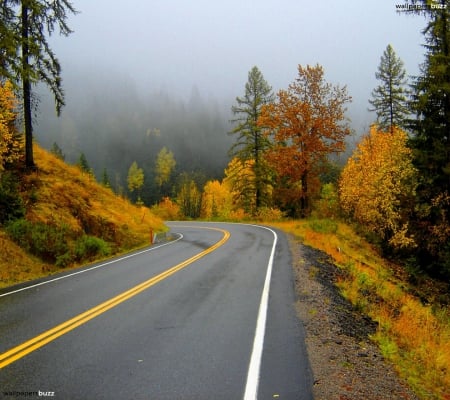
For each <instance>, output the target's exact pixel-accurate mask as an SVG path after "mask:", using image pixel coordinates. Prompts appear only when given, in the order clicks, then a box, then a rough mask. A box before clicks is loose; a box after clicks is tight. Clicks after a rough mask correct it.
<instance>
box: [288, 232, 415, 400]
mask: <svg viewBox="0 0 450 400" xmlns="http://www.w3.org/2000/svg"><path fill="white" fill-rule="evenodd" d="M289 241H290V247H291V252H292V259H293V268H294V273H295V281H296V282H295V284H296V291H297V303H296V309H297V313H298V315H299V317H300V319H301V320H302V322H303V324H304V327H305V332H306V346H307V350H308V356H309V360H310V364H311V368H312V371H313V376H314V378H313V379H314V386H313V394H314V398H315V399H316V400H360V399H365V400H378V399H379V400H382V399H383V400H384V399H391V400H396V399H402V400H417V399H418V397H417V396H416V395H415V394H414V393H413V392H412V391H411V389H410V388H409V387H408V386H407V385H406V384H405V383H404V382H403V381H402V380H401V379H400V378H399V377H398V375H397V374H396V372H395V370H394V367H393V366H392V365H391V364H389V362H388V361H386V360H385V359H384V358H383V356H382V354H381V352H380V351H379V349H378V347H377V346H376V344H374V343H373V342H371V340H370V339H369V335H370V334H372V333H374V332H375V330H376V324H375V323H374V322H372V321H371V320H370V319H369V318H368V317H366V316H364V315H362V314H361V313H358V312H357V311H356V310H354V308H353V307H352V305H351V304H350V303H349V302H348V301H347V300H345V299H344V298H343V297H342V296H341V295H340V294H339V291H338V289H337V288H336V286H335V283H336V280H337V278H338V274H339V270H338V269H337V268H336V267H335V266H334V265H333V263H332V261H331V260H330V258H329V257H328V256H327V255H326V254H325V253H323V252H321V251H319V250H315V249H313V248H310V247H308V246H305V245H302V244H301V243H299V241H298V240H295V239H294V238H293V237H292V236H291V237H290V238H289Z"/></svg>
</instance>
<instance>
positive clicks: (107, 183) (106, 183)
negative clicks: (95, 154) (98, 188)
mask: <svg viewBox="0 0 450 400" xmlns="http://www.w3.org/2000/svg"><path fill="white" fill-rule="evenodd" d="M102 185H103V186H105V187H107V188H110V187H111V182H110V181H109V176H108V171H107V170H106V168H103V173H102Z"/></svg>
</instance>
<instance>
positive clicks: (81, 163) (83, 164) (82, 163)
mask: <svg viewBox="0 0 450 400" xmlns="http://www.w3.org/2000/svg"><path fill="white" fill-rule="evenodd" d="M77 166H78V167H79V168H80V169H81V170H82V171H83V172H87V173H88V174H90V173H91V171H92V169H91V167H90V166H89V163H88V160H87V158H86V155H85V154H84V153H80V157H79V158H78V162H77Z"/></svg>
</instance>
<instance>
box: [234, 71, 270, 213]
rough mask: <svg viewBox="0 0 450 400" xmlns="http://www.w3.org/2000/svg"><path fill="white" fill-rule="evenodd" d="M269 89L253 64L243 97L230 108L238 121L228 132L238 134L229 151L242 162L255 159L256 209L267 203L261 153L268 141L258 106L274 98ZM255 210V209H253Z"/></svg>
mask: <svg viewBox="0 0 450 400" xmlns="http://www.w3.org/2000/svg"><path fill="white" fill-rule="evenodd" d="M274 98H275V97H274V95H273V93H272V88H271V87H270V86H269V84H268V83H267V82H266V80H265V79H264V77H263V75H262V73H261V71H260V70H259V69H258V67H256V66H255V67H253V68H252V69H251V70H250V72H249V73H248V81H247V83H246V84H245V94H244V97H236V103H237V105H234V106H232V108H231V111H232V112H233V114H234V115H235V116H236V118H235V119H234V120H232V122H235V123H237V125H236V126H235V127H234V129H233V130H232V131H231V132H230V134H237V135H238V138H237V141H236V143H235V144H234V145H233V146H232V147H231V149H230V154H231V155H233V156H236V157H238V158H239V159H240V160H241V161H242V162H245V161H248V160H254V164H253V169H254V174H255V193H254V196H255V207H256V210H257V209H258V208H260V207H261V206H263V205H267V204H265V203H267V199H265V196H264V187H265V186H266V184H267V178H268V176H269V175H270V174H268V171H267V170H268V166H267V164H266V163H265V162H264V159H263V153H264V152H265V151H266V150H267V148H268V147H269V146H270V140H269V139H268V138H267V137H266V136H265V135H264V134H263V127H261V126H259V125H258V123H257V122H258V118H259V116H260V115H261V108H262V106H263V105H265V104H269V103H271V102H272V101H273V100H274ZM256 210H255V211H256Z"/></svg>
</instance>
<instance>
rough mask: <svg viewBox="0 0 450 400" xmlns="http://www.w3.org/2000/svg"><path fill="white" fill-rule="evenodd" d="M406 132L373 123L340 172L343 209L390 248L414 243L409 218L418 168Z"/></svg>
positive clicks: (411, 211)
mask: <svg viewBox="0 0 450 400" xmlns="http://www.w3.org/2000/svg"><path fill="white" fill-rule="evenodd" d="M407 139H408V136H407V134H406V133H405V132H404V131H402V130H401V129H398V128H396V127H394V128H393V129H392V133H385V132H382V131H380V130H378V129H377V127H376V126H372V127H371V129H370V133H369V134H368V135H367V136H365V137H364V138H363V139H362V141H361V142H360V143H359V144H358V147H357V148H356V150H355V151H354V153H353V155H352V156H351V157H350V159H349V160H348V162H347V165H346V166H345V168H344V170H343V171H342V174H341V180H340V184H339V195H340V202H341V207H342V209H343V210H344V211H345V212H346V213H348V214H349V215H350V216H352V217H353V218H354V219H355V220H356V221H357V222H359V223H360V224H361V225H362V226H364V227H365V228H366V229H367V230H368V231H370V232H373V233H375V234H377V235H378V236H379V237H380V238H381V239H383V240H384V241H385V242H387V243H389V245H391V246H392V247H393V248H397V249H400V248H408V247H414V246H415V241H414V238H413V237H412V235H411V234H410V232H409V226H408V220H409V216H410V215H412V213H413V210H414V204H415V202H414V197H415V193H416V188H417V178H418V175H417V171H416V169H415V168H414V167H413V164H412V152H411V149H409V148H408V147H407V145H406V142H407Z"/></svg>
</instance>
